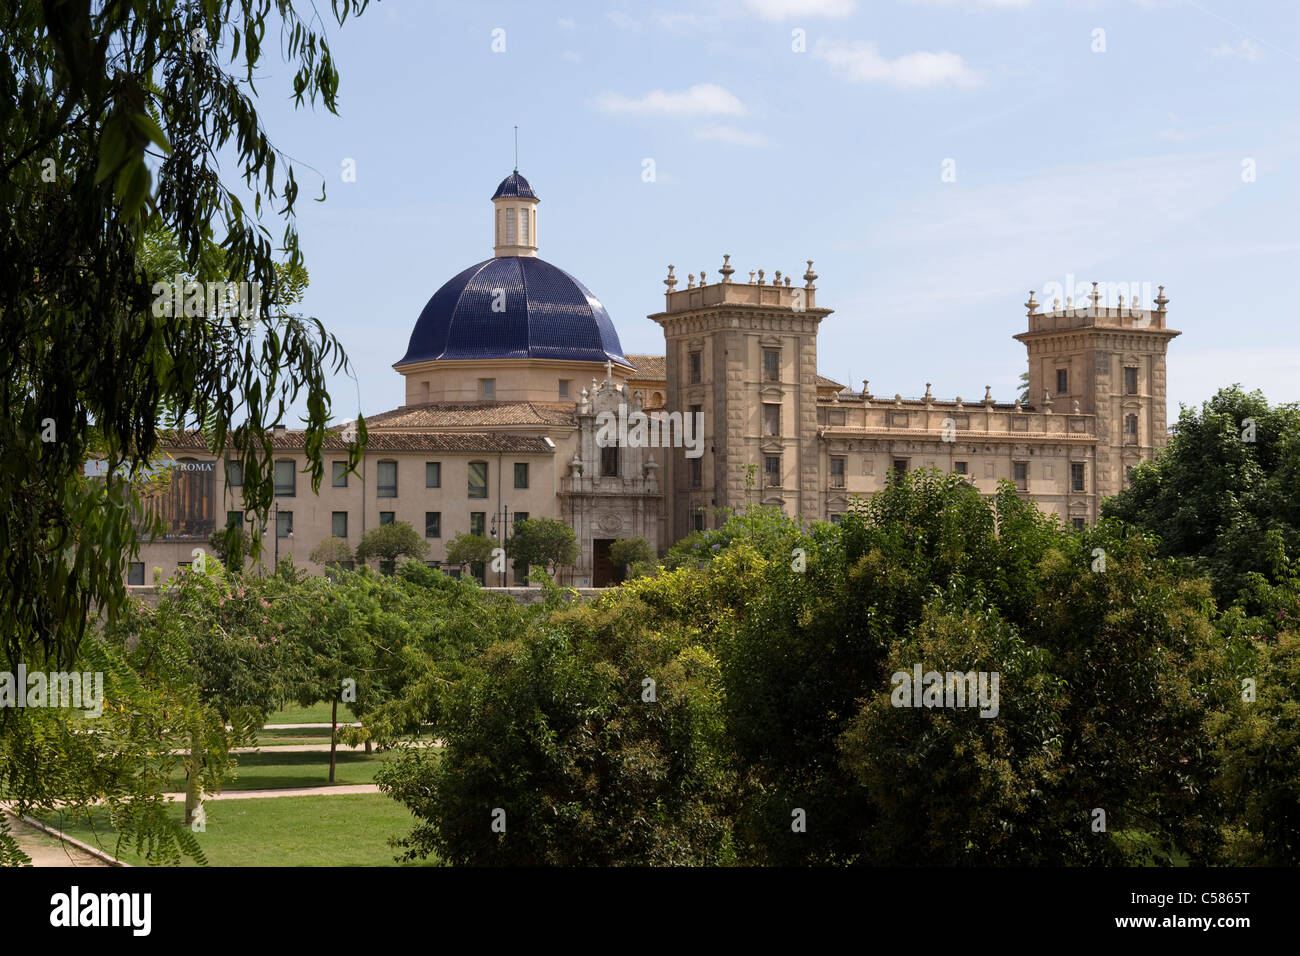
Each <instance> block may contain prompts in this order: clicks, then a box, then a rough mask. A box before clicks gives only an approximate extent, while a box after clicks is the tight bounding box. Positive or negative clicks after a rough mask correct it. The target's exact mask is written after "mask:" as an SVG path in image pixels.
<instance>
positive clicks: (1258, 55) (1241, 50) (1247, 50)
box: [1210, 40, 1264, 63]
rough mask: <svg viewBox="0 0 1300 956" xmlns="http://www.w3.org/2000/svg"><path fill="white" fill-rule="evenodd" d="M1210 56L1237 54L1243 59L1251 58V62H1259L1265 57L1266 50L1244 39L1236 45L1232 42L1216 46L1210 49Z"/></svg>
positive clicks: (1236, 55)
mask: <svg viewBox="0 0 1300 956" xmlns="http://www.w3.org/2000/svg"><path fill="white" fill-rule="evenodd" d="M1210 56H1218V57H1223V56H1235V57H1240V58H1241V59H1243V60H1249V61H1250V62H1251V63H1258V62H1259V61H1260V60H1262V59H1264V51H1263V50H1261V49H1260V48H1259V47H1257V46H1256V45H1255V44H1253V43H1251V42H1250V41H1249V40H1242V41H1241V42H1240V43H1238V44H1237V45H1236V46H1233V45H1232V44H1231V43H1225V44H1223V46H1216V47H1215V48H1214V49H1212V50H1210Z"/></svg>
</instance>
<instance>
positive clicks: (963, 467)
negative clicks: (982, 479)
mask: <svg viewBox="0 0 1300 956" xmlns="http://www.w3.org/2000/svg"><path fill="white" fill-rule="evenodd" d="M953 469H954V470H955V471H956V473H957V474H959V475H965V474H969V470H968V466H967V464H966V462H964V461H959V462H957V463H956V464H955V465H953Z"/></svg>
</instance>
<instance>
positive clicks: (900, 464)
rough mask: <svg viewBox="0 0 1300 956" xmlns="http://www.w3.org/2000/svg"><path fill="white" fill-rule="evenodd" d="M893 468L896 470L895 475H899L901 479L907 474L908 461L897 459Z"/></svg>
mask: <svg viewBox="0 0 1300 956" xmlns="http://www.w3.org/2000/svg"><path fill="white" fill-rule="evenodd" d="M893 468H894V474H895V475H898V476H899V477H901V476H903V475H905V474H907V459H906V458H895V459H894V464H893Z"/></svg>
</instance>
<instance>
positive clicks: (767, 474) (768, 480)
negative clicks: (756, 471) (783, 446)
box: [763, 455, 781, 488]
mask: <svg viewBox="0 0 1300 956" xmlns="http://www.w3.org/2000/svg"><path fill="white" fill-rule="evenodd" d="M763 484H764V487H767V488H780V487H781V456H780V455H764V456H763Z"/></svg>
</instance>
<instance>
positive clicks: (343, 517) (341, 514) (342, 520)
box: [330, 511, 348, 538]
mask: <svg viewBox="0 0 1300 956" xmlns="http://www.w3.org/2000/svg"><path fill="white" fill-rule="evenodd" d="M330 534H332V535H334V537H336V538H346V537H347V536H348V513H347V512H346V511H335V512H333V513H332V514H331V515H330Z"/></svg>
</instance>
